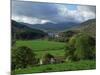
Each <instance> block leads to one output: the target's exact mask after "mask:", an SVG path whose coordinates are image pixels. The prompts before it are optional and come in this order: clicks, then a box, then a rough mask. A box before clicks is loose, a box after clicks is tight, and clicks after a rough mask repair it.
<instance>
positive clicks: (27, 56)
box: [12, 46, 36, 69]
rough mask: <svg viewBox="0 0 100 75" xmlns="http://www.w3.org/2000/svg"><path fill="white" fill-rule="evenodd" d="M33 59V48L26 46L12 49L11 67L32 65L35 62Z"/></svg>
mask: <svg viewBox="0 0 100 75" xmlns="http://www.w3.org/2000/svg"><path fill="white" fill-rule="evenodd" d="M35 61H36V59H35V54H34V53H33V50H31V49H30V48H28V47H26V46H22V47H19V48H17V49H13V50H12V69H16V68H26V67H28V66H32V65H34V64H35Z"/></svg>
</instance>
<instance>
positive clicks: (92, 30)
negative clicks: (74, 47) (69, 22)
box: [79, 19, 96, 37]
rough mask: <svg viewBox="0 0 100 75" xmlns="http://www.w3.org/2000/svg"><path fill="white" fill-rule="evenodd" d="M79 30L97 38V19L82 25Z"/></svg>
mask: <svg viewBox="0 0 100 75" xmlns="http://www.w3.org/2000/svg"><path fill="white" fill-rule="evenodd" d="M79 30H80V31H81V32H84V33H87V34H89V35H91V36H93V37H95V36H96V19H91V20H88V21H85V22H83V23H81V24H80V27H79Z"/></svg>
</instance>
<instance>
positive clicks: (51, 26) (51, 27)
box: [22, 22, 79, 32]
mask: <svg viewBox="0 0 100 75" xmlns="http://www.w3.org/2000/svg"><path fill="white" fill-rule="evenodd" d="M22 24H23V23H22ZM24 25H26V26H28V27H31V28H35V29H40V30H44V31H47V32H58V31H64V30H67V29H69V28H72V27H74V26H77V25H79V23H75V22H62V23H50V22H48V23H45V24H34V25H32V24H26V23H24Z"/></svg>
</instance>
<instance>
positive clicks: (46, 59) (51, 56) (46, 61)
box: [43, 53, 54, 64]
mask: <svg viewBox="0 0 100 75" xmlns="http://www.w3.org/2000/svg"><path fill="white" fill-rule="evenodd" d="M51 58H54V56H53V55H51V54H49V53H46V54H45V55H44V57H43V63H44V64H50V63H51V62H50V60H51Z"/></svg>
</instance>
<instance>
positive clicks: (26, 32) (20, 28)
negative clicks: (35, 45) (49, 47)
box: [11, 20, 46, 39]
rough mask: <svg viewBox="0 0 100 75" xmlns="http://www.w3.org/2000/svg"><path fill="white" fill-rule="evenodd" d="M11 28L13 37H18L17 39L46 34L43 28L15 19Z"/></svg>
mask: <svg viewBox="0 0 100 75" xmlns="http://www.w3.org/2000/svg"><path fill="white" fill-rule="evenodd" d="M11 29H12V38H15V37H16V39H35V38H36V39H37V38H41V37H44V36H45V35H46V33H45V32H43V31H41V30H38V29H33V28H30V27H27V26H25V25H23V24H20V23H19V22H16V21H14V20H12V21H11Z"/></svg>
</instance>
